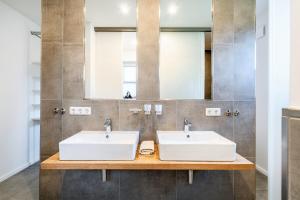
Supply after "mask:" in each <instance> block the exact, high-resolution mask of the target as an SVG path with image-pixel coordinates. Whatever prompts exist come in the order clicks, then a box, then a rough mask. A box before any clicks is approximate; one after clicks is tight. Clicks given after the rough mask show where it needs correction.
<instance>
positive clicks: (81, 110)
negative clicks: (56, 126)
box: [69, 107, 92, 115]
mask: <svg viewBox="0 0 300 200" xmlns="http://www.w3.org/2000/svg"><path fill="white" fill-rule="evenodd" d="M69 113H70V115H91V114H92V109H91V107H70V109H69Z"/></svg>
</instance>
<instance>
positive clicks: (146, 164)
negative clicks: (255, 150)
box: [41, 153, 255, 171]
mask: <svg viewBox="0 0 300 200" xmlns="http://www.w3.org/2000/svg"><path fill="white" fill-rule="evenodd" d="M41 169H42V170H102V169H106V170H216V171H218V170H229V171H244V170H255V165H254V163H252V162H250V161H249V160H247V159H246V158H244V157H242V156H240V155H239V154H237V160H236V161H234V162H180V161H178V162H176V161H161V160H159V159H158V157H157V156H155V155H154V156H152V157H147V156H138V157H137V158H136V160H134V161H60V160H59V154H58V153H57V154H55V155H53V156H51V157H50V158H48V159H47V160H45V161H43V162H42V163H41Z"/></svg>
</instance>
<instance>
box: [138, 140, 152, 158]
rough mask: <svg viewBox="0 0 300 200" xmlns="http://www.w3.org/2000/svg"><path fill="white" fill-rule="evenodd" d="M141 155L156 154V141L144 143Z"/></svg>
mask: <svg viewBox="0 0 300 200" xmlns="http://www.w3.org/2000/svg"><path fill="white" fill-rule="evenodd" d="M140 154H141V155H152V154H154V141H152V140H150V141H143V142H142V143H141V146H140Z"/></svg>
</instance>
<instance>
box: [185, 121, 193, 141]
mask: <svg viewBox="0 0 300 200" xmlns="http://www.w3.org/2000/svg"><path fill="white" fill-rule="evenodd" d="M183 125H184V132H185V133H186V134H187V137H190V136H189V134H188V133H189V132H190V128H191V127H192V123H191V122H189V120H187V119H184V122H183Z"/></svg>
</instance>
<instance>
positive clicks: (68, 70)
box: [63, 45, 84, 100]
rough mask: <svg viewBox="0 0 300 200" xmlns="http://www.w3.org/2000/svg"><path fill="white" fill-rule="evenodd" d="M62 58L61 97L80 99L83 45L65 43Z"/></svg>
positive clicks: (82, 95) (81, 94)
mask: <svg viewBox="0 0 300 200" xmlns="http://www.w3.org/2000/svg"><path fill="white" fill-rule="evenodd" d="M63 58H64V59H63V97H64V99H77V100H82V99H83V98H84V84H83V71H84V46H83V45H65V46H64V57H63Z"/></svg>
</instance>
